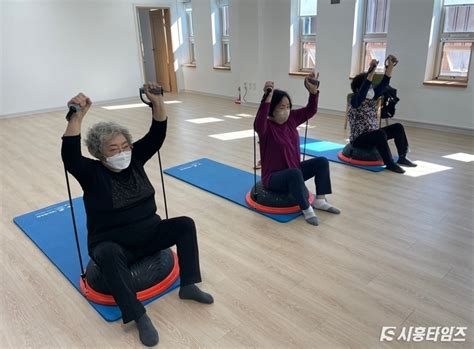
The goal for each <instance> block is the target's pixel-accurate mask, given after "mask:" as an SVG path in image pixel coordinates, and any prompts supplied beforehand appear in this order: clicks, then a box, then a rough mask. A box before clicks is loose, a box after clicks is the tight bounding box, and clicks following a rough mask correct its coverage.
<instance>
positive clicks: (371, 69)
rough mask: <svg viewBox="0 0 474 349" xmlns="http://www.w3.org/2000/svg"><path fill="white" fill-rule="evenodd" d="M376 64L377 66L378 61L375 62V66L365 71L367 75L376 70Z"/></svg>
mask: <svg viewBox="0 0 474 349" xmlns="http://www.w3.org/2000/svg"><path fill="white" fill-rule="evenodd" d="M378 64H379V61H377V64H374V65H371V66H370V67H369V70H367V74H370V73H372V72H373V71H374V70H375V68H377V65H378Z"/></svg>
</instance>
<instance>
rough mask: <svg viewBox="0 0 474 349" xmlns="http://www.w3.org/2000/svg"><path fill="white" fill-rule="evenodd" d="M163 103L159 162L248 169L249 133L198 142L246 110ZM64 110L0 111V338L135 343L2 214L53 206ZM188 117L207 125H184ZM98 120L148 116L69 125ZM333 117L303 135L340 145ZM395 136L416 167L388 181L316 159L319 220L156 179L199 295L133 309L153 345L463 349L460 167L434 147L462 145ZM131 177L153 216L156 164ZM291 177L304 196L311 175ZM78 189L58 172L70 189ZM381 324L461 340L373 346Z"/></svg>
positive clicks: (201, 102)
mask: <svg viewBox="0 0 474 349" xmlns="http://www.w3.org/2000/svg"><path fill="white" fill-rule="evenodd" d="M86 92H87V91H86ZM166 99H167V100H174V101H179V102H180V103H170V104H167V105H166V108H167V111H168V115H169V118H168V120H169V121H168V134H167V138H166V141H165V144H164V146H163V148H162V153H161V156H162V161H163V166H164V167H165V168H167V167H171V166H175V165H178V164H181V163H184V162H187V161H191V160H194V159H197V158H200V157H208V158H211V159H213V160H215V161H219V162H222V163H225V164H228V165H231V166H234V167H237V168H240V169H243V170H246V171H249V172H252V165H253V145H252V138H251V137H250V138H249V137H247V138H240V139H234V140H226V141H224V140H220V139H216V138H212V137H209V135H214V134H221V133H228V132H234V131H244V130H250V129H251V128H252V123H253V117H254V115H255V112H256V107H255V106H241V105H236V104H234V103H233V102H232V101H231V100H228V99H221V98H212V97H208V96H201V95H196V94H189V93H182V94H179V95H167V96H166ZM130 103H139V100H138V99H137V100H136V101H135V100H133V101H130ZM118 104H124V103H118ZM64 114H65V112H49V113H44V114H36V115H34V116H25V117H18V118H13V119H0V149H1V152H0V154H1V155H0V156H1V159H0V160H1V161H0V166H1V169H0V173H1V182H0V190H1V194H0V196H1V212H2V213H1V218H2V219H1V225H0V230H1V234H0V238H1V242H0V246H1V247H0V249H1V254H0V257H1V259H0V261H1V269H2V273H1V274H0V275H1V280H0V294H1V295H2V296H1V309H0V312H1V314H2V319H1V323H0V336H1V337H0V343H3V344H1V347H3V348H24V347H31V348H47V347H50V348H57V347H65V348H112V347H114V348H133V347H136V348H139V347H141V345H140V343H139V340H138V334H137V332H136V331H135V329H134V328H133V326H134V325H133V324H130V325H126V326H124V325H123V324H122V323H121V321H117V322H115V323H107V322H105V321H104V320H103V319H102V318H101V317H100V316H99V315H98V314H97V313H96V312H95V310H94V309H93V308H92V307H90V306H89V305H88V303H87V302H86V300H85V299H84V298H83V297H82V296H81V295H80V294H79V293H78V292H77V291H76V290H75V289H74V288H73V287H72V286H71V285H70V284H69V282H68V281H67V280H66V279H65V278H64V277H63V276H62V274H61V273H60V272H59V271H58V270H57V269H56V268H55V267H54V266H53V265H52V264H51V263H50V262H49V260H48V259H47V258H46V257H45V256H44V255H43V254H42V252H41V251H40V250H38V248H36V246H35V245H34V244H33V243H32V242H31V241H30V240H29V238H28V237H27V236H26V235H25V234H23V233H22V232H21V231H20V229H18V228H17V227H16V226H15V225H14V224H13V223H12V219H13V217H15V216H17V215H20V214H23V213H26V212H30V211H33V210H36V209H39V208H43V207H45V206H48V205H51V204H54V203H57V202H60V201H64V200H66V199H67V192H66V185H65V180H64V172H63V165H62V162H61V158H60V145H61V135H62V134H63V132H64V129H65V127H66V121H65V120H64ZM238 114H247V116H245V115H243V116H242V115H241V116H238ZM225 115H227V116H232V117H233V118H229V117H224V116H225ZM200 118H217V119H220V120H222V121H215V120H214V121H215V122H208V123H199V122H198V123H196V122H188V121H187V120H189V119H200ZM111 120H113V121H116V122H118V123H121V124H123V125H124V126H127V127H128V128H129V129H130V131H131V133H132V135H133V136H134V139H138V138H140V137H141V136H142V135H143V134H144V133H145V132H146V131H147V129H148V127H149V125H150V122H151V113H150V110H149V108H143V107H140V108H130V109H117V110H106V109H103V108H102V107H100V106H93V108H92V109H91V110H90V111H89V113H88V115H87V116H86V118H85V121H84V125H83V127H84V131H85V130H86V129H87V128H88V127H89V126H91V125H92V124H94V123H96V122H98V121H111ZM210 120H211V121H212V119H210ZM207 121H209V119H208V120H207ZM391 122H394V121H391ZM343 123H344V121H343V118H341V117H340V116H334V115H327V114H326V115H325V114H317V115H316V117H315V118H313V119H312V120H311V121H310V129H309V130H308V137H311V138H319V139H324V140H328V141H332V142H336V143H346V141H345V140H346V139H347V138H348V132H347V131H344V129H343ZM406 130H407V134H408V139H409V142H410V147H411V150H412V152H411V154H410V155H411V158H412V160H417V161H423V162H424V163H422V164H421V165H422V166H421V165H420V166H419V169H418V170H417V171H415V172H411V173H410V175H399V174H395V173H391V172H386V171H384V172H380V173H372V172H369V171H364V170H360V169H356V168H352V167H349V166H345V165H342V164H337V163H330V165H331V174H332V186H333V192H334V194H333V195H330V196H329V200H330V201H331V202H332V203H333V204H334V205H336V206H337V207H339V208H340V209H341V210H342V214H341V215H331V214H327V213H318V215H319V218H320V221H321V224H320V226H319V227H313V226H310V225H308V224H307V223H306V222H305V221H304V220H303V218H301V217H299V218H297V219H296V220H294V221H292V222H290V223H287V224H280V223H277V222H274V221H272V220H270V219H268V218H266V217H264V216H262V215H259V214H256V213H253V212H252V211H250V210H246V209H245V208H243V207H240V206H237V205H235V204H233V203H231V202H229V201H226V200H224V199H221V198H219V197H217V196H215V195H212V194H209V193H207V192H205V191H202V190H200V189H197V188H195V187H192V186H190V185H188V184H186V183H184V182H181V181H178V180H176V179H174V178H171V177H169V176H166V177H165V181H166V189H167V198H168V207H169V211H170V216H171V217H173V216H181V215H187V216H190V217H192V218H193V219H194V220H195V221H196V225H197V229H198V237H199V247H200V258H201V270H202V274H203V283H202V288H203V289H204V290H206V291H209V292H210V293H212V294H213V295H214V298H215V304H213V305H211V306H205V305H200V304H196V303H192V302H185V301H181V300H179V299H178V295H177V292H176V291H175V292H173V293H171V294H169V295H167V296H165V297H164V298H162V299H160V300H158V301H155V302H153V303H151V304H150V305H148V306H147V311H148V313H149V315H150V317H151V318H152V320H153V321H154V323H155V325H156V326H157V328H158V330H159V334H160V344H159V347H160V348H180V347H212V348H238V347H259V348H263V347H265V348H276V347H279V348H335V347H348V346H350V347H356V348H379V347H390V348H398V347H404V348H405V347H406V348H408V347H420V348H421V347H428V346H429V347H440V348H450V347H453V348H462V347H464V348H468V347H472V346H473V343H474V334H473V331H474V326H473V243H474V241H473V187H474V181H473V166H474V162H463V161H458V160H454V159H450V158H445V157H443V156H446V155H451V154H457V153H467V154H473V153H474V149H473V138H472V137H471V136H465V135H460V134H454V133H446V132H439V131H432V130H426V129H419V128H408V127H407V128H406ZM84 133H85V132H84ZM301 134H304V129H302V130H301ZM392 145H393V144H392ZM83 153H84V154H87V155H88V152H87V150H86V149H85V148H83ZM471 157H472V156H471ZM471 160H472V159H471ZM435 165H439V166H441V167H439V166H435ZM434 171H438V172H434ZM147 172H148V175H149V177H150V179H151V181H152V183H153V184H154V186H155V189H156V192H157V194H156V202H157V204H158V212H159V213H161V214H162V216H164V209H163V200H162V194H161V184H160V176H159V171H158V162H157V161H156V159H152V160H151V161H149V162H148V164H147ZM229 185H230V186H231V185H233V183H229ZM307 185H308V187H309V188H310V189H311V190H314V183H313V182H312V181H308V182H307ZM249 189H250V188H249ZM81 193H82V192H81V190H80V187H79V185H78V184H77V182H76V181H75V180H73V196H80V195H81ZM383 326H395V327H397V329H396V332H397V333H400V331H401V329H402V328H403V327H406V328H407V330H408V327H410V326H423V327H437V326H440V327H451V326H455V327H467V328H468V329H467V334H466V337H465V339H466V342H452V343H441V342H440V341H439V339H438V342H426V341H425V342H423V343H420V344H418V345H416V344H414V343H413V342H404V341H401V340H400V341H394V342H391V343H387V342H384V343H381V342H380V341H379V338H380V333H381V328H382V327H383Z"/></svg>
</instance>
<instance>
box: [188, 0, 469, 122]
mask: <svg viewBox="0 0 474 349" xmlns="http://www.w3.org/2000/svg"><path fill="white" fill-rule="evenodd" d="M434 1H435V0H416V1H413V0H391V9H390V19H389V34H388V51H389V52H390V53H394V54H396V55H397V56H398V57H399V58H400V64H399V65H398V66H397V68H396V71H395V73H394V76H393V79H392V81H393V82H392V85H393V86H394V87H395V88H397V89H398V92H399V95H400V98H401V101H400V103H399V106H398V111H397V115H398V117H399V118H402V119H405V120H410V121H416V122H422V123H429V124H438V125H447V126H453V127H461V128H468V129H473V128H474V127H473V118H474V116H473V115H474V107H473V100H474V95H473V87H472V85H473V84H474V75H473V74H474V73H473V71H474V69H471V73H470V81H471V82H470V83H469V86H468V87H467V88H452V87H439V86H436V87H433V86H425V85H423V81H424V74H425V67H426V64H427V57H428V44H429V35H430V28H431V18H432V15H433V3H434ZM355 3H356V0H343V1H341V3H340V4H334V5H331V4H330V1H329V0H319V2H318V33H317V54H316V55H317V56H316V60H317V68H316V70H317V71H319V72H320V74H321V76H320V79H321V98H320V108H322V109H329V110H334V111H339V112H343V111H344V110H345V96H346V94H347V93H348V92H349V90H350V88H349V83H350V81H349V79H348V78H349V75H350V73H351V64H352V63H351V61H352V51H353V30H354V11H355ZM230 4H231V18H232V19H234V20H232V21H231V23H230V30H231V36H232V38H231V45H232V50H233V55H232V57H233V60H232V72H231V74H227V75H230V77H229V76H226V74H225V73H222V72H216V71H213V70H212V67H211V66H212V44H211V42H210V40H211V38H210V9H209V7H210V5H209V0H193V12H194V22H195V25H196V27H197V28H198V34H197V36H198V37H199V38H197V39H198V40H197V41H196V50H197V52H198V53H197V59H198V62H197V64H198V67H197V68H196V69H193V68H189V69H187V70H185V72H184V86H185V89H188V90H196V91H200V92H205V93H211V94H218V95H225V96H235V90H236V88H237V85H238V84H240V85H241V86H243V83H244V82H256V84H257V89H256V90H255V91H249V93H248V95H247V100H248V101H250V102H259V100H260V97H261V94H262V92H261V88H262V86H263V83H264V81H265V80H274V81H275V83H276V85H277V87H281V88H283V89H286V90H287V91H289V92H290V94H291V96H292V97H293V100H294V102H295V103H296V104H300V105H301V104H304V103H305V102H306V99H307V94H306V91H305V89H304V87H303V79H302V78H301V77H294V76H289V75H288V71H289V66H290V55H289V40H290V39H289V38H290V17H291V0H253V1H252V0H230ZM235 16H236V17H237V18H236V19H235ZM359 27H360V26H359ZM236 30H238V32H239V33H238V35H239V37H238V38H236V37H234V36H233V35H235V31H236ZM355 51H357V50H355ZM471 64H473V63H472V61H471ZM204 78H205V79H206V84H205V85H204V84H202V83H201V82H202V81H203V79H204Z"/></svg>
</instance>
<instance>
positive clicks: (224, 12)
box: [220, 5, 230, 67]
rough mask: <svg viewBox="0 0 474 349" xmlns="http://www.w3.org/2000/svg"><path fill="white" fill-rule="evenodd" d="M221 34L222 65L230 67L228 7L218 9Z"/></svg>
mask: <svg viewBox="0 0 474 349" xmlns="http://www.w3.org/2000/svg"><path fill="white" fill-rule="evenodd" d="M220 18H221V33H222V38H221V40H222V65H223V66H225V67H229V66H230V38H229V6H228V5H224V6H221V7H220Z"/></svg>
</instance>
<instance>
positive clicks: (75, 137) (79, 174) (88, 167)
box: [61, 93, 95, 188]
mask: <svg viewBox="0 0 474 349" xmlns="http://www.w3.org/2000/svg"><path fill="white" fill-rule="evenodd" d="M70 104H74V105H77V106H79V107H80V111H77V112H75V113H73V114H72V115H71V118H70V119H69V121H68V124H67V127H66V131H65V132H64V135H63V137H62V146H61V158H62V160H63V163H64V167H65V168H66V170H67V171H68V172H69V173H71V174H72V175H73V176H74V177H75V178H76V179H77V180H78V181H79V183H80V184H81V186H82V187H83V188H85V187H86V186H87V185H88V184H89V183H90V181H91V180H92V179H93V167H94V164H95V162H94V161H93V160H91V159H88V158H86V157H84V156H82V152H81V125H82V120H83V119H84V116H85V115H86V114H87V111H88V110H89V108H90V106H91V105H92V102H91V100H90V98H89V97H87V96H85V95H84V94H83V93H79V94H78V95H77V96H76V97H74V98H72V99H71V100H70V101H69V102H68V105H70Z"/></svg>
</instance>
